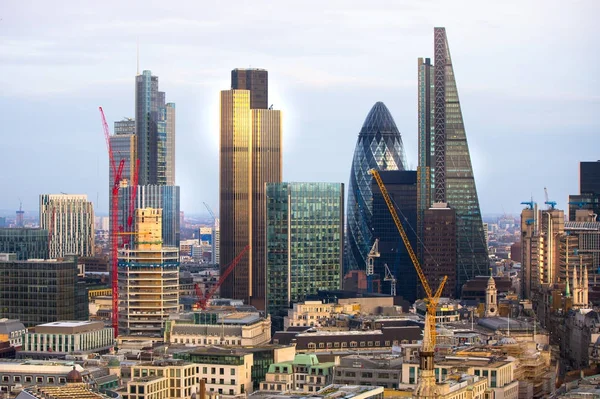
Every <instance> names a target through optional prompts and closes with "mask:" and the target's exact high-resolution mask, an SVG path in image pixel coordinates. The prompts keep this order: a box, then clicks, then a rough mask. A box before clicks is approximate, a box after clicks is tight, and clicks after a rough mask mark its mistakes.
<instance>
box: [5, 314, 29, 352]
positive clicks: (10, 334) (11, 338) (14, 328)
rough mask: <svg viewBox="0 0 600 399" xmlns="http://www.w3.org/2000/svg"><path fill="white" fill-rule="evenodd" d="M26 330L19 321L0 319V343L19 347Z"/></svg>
mask: <svg viewBox="0 0 600 399" xmlns="http://www.w3.org/2000/svg"><path fill="white" fill-rule="evenodd" d="M25 334H27V329H26V328H25V326H24V325H23V323H21V322H20V321H19V320H10V319H0V342H8V344H9V345H10V346H13V347H19V348H20V347H21V346H22V345H23V336H24V335H25Z"/></svg>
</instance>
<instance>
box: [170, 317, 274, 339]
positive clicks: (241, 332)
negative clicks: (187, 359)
mask: <svg viewBox="0 0 600 399" xmlns="http://www.w3.org/2000/svg"><path fill="white" fill-rule="evenodd" d="M270 341H271V319H270V317H269V316H267V317H266V318H264V317H262V316H261V315H260V313H258V312H228V311H224V312H193V313H188V314H185V315H176V316H175V318H171V319H170V320H169V321H168V323H167V325H166V329H165V342H169V343H172V344H185V345H193V346H207V345H208V346H210V345H230V346H233V345H235V346H248V345H262V344H266V343H269V342H270Z"/></svg>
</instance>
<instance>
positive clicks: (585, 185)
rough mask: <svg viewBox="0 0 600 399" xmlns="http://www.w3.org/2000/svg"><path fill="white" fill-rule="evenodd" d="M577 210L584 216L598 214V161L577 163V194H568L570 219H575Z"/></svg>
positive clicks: (599, 185) (599, 164) (599, 187)
mask: <svg viewBox="0 0 600 399" xmlns="http://www.w3.org/2000/svg"><path fill="white" fill-rule="evenodd" d="M578 211H579V212H580V213H581V215H582V216H583V217H584V218H587V217H588V215H589V214H596V215H600V161H597V162H580V163H579V194H578V195H569V220H570V221H576V220H577V217H576V213H577V212H578ZM583 211H587V212H583Z"/></svg>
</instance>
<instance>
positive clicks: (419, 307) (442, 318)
mask: <svg viewBox="0 0 600 399" xmlns="http://www.w3.org/2000/svg"><path fill="white" fill-rule="evenodd" d="M461 309H462V305H461V304H460V301H457V300H454V299H450V298H440V301H439V302H438V305H437V308H436V312H435V321H436V323H452V322H457V321H459V320H460V310H461ZM415 310H416V313H417V314H419V315H421V316H423V317H425V313H427V304H426V303H425V301H424V300H422V299H419V300H417V301H416V302H415Z"/></svg>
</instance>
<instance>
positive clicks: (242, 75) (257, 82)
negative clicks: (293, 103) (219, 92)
mask: <svg viewBox="0 0 600 399" xmlns="http://www.w3.org/2000/svg"><path fill="white" fill-rule="evenodd" d="M231 88H232V89H233V90H250V108H252V109H267V108H268V106H269V100H268V98H269V72H268V71H267V70H266V69H239V68H236V69H234V70H233V71H231Z"/></svg>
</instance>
